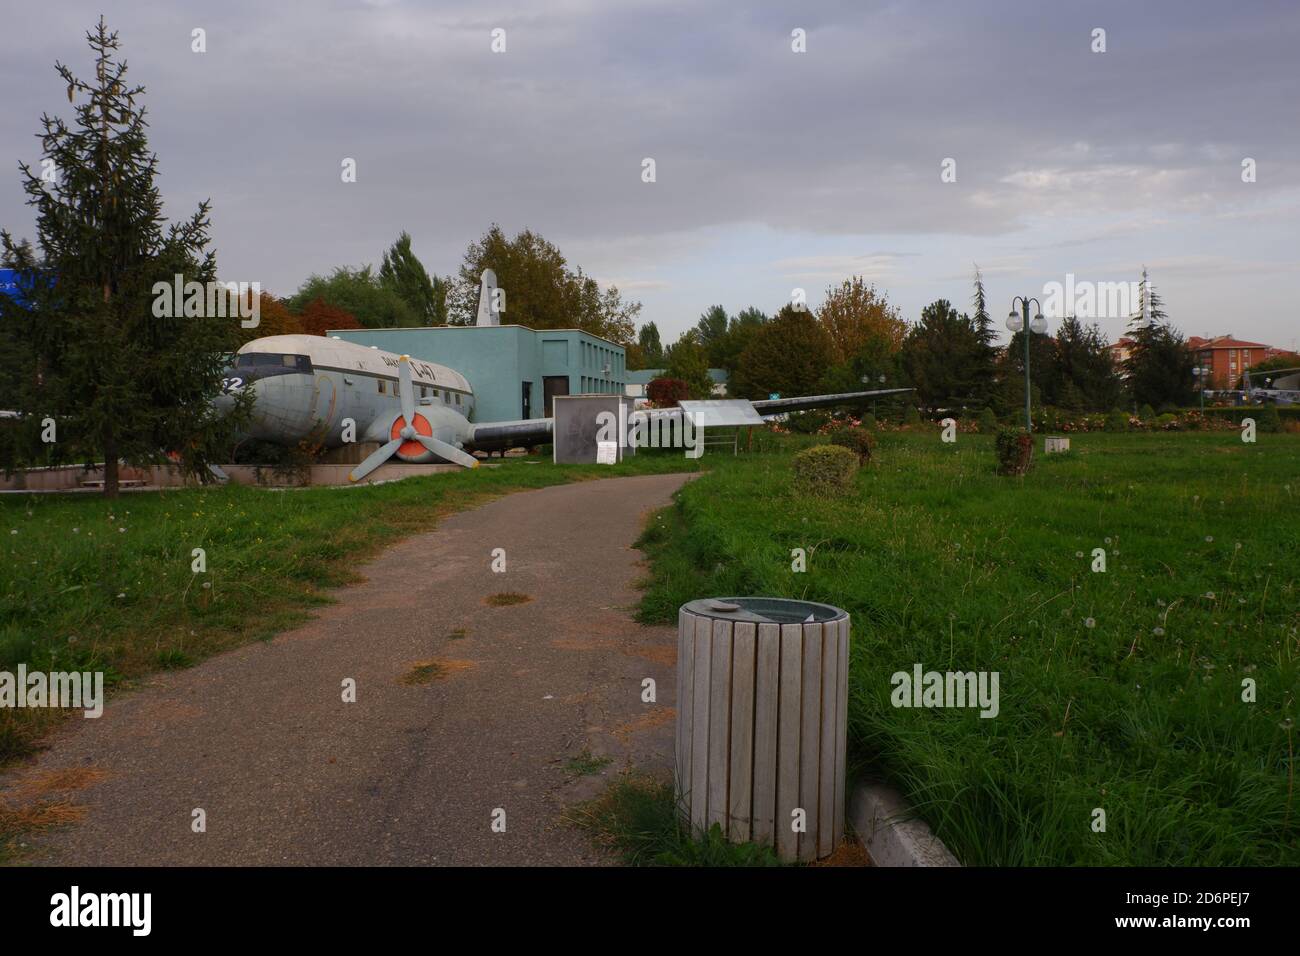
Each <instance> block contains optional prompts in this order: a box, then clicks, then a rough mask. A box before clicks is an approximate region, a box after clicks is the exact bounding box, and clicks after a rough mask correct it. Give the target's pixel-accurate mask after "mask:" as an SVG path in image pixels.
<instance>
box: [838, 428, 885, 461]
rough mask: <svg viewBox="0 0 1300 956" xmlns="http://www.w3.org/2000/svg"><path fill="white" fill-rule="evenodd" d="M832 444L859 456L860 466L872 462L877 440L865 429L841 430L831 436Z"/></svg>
mask: <svg viewBox="0 0 1300 956" xmlns="http://www.w3.org/2000/svg"><path fill="white" fill-rule="evenodd" d="M831 444H832V445H839V446H840V447H841V448H847V449H848V450H849V451H851V452H853V454H855V455H857V456H858V464H859V465H865V464H866V463H867V462H869V461H870V460H871V452H872V451H873V450H874V449H875V447H876V439H875V436H874V435H872V434H871V432H869V431H867V430H866V429H865V428H841V429H838V430H837V431H835V432H833V433H832V434H831Z"/></svg>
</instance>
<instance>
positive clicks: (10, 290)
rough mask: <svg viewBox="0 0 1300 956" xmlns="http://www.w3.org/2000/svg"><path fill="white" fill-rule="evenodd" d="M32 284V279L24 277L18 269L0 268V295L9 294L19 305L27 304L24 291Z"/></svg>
mask: <svg viewBox="0 0 1300 956" xmlns="http://www.w3.org/2000/svg"><path fill="white" fill-rule="evenodd" d="M31 286H32V283H31V279H30V278H28V279H24V278H23V274H22V273H21V272H19V271H18V270H17V269H0V295H3V296H8V297H9V298H11V299H13V300H14V302H16V303H17V304H18V305H25V304H26V299H25V297H24V295H23V292H24V290H26V289H30V288H31Z"/></svg>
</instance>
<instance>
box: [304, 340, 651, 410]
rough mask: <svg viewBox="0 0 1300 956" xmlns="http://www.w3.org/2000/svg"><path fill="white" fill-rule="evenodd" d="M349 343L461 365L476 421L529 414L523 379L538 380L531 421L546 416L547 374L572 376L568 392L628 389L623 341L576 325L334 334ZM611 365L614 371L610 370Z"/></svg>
mask: <svg viewBox="0 0 1300 956" xmlns="http://www.w3.org/2000/svg"><path fill="white" fill-rule="evenodd" d="M329 334H330V335H337V336H338V337H339V338H341V339H343V340H344V341H348V342H356V343H358V344H360V345H366V346H370V345H374V346H377V347H378V348H380V349H382V350H384V351H386V352H395V353H397V354H399V355H400V354H403V353H404V354H406V355H410V356H411V357H412V358H420V359H424V360H426V361H429V362H438V363H439V364H441V365H446V366H449V367H450V368H453V369H455V370H456V371H458V372H460V373H461V374H462V375H464V376H465V377H466V378H467V379H469V384H470V387H471V388H472V389H473V390H474V398H475V416H474V418H475V421H479V422H508V421H515V420H517V419H520V418H523V417H524V414H523V383H524V382H528V383H530V385H531V401H530V414H529V416H528V417H530V418H543V417H544V416H545V412H544V398H543V379H544V378H545V377H547V376H552V375H556V376H559V375H563V376H565V377H567V378H568V382H569V394H571V395H581V394H588V393H602V394H622V392H623V387H624V376H625V374H626V363H627V359H626V356H625V354H624V352H623V349H622V347H621V346H618V345H615V344H614V343H612V342H607V341H605V340H604V339H601V338H598V337H596V336H594V335H588V334H587V333H586V332H580V331H578V330H577V329H553V330H534V329H529V328H525V327H524V326H522V325H490V326H459V325H453V326H437V327H429V328H416V329H346V330H340V331H332V332H330V333H329ZM606 364H608V365H609V375H608V377H606V375H605V372H604V367H605V365H606Z"/></svg>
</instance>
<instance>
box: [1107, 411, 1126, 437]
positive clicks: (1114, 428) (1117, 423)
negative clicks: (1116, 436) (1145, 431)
mask: <svg viewBox="0 0 1300 956" xmlns="http://www.w3.org/2000/svg"><path fill="white" fill-rule="evenodd" d="M1106 431H1108V432H1126V431H1128V413H1126V412H1125V411H1124V410H1123V409H1122V408H1112V409H1111V410H1110V411H1109V412H1108V413H1107V415H1106Z"/></svg>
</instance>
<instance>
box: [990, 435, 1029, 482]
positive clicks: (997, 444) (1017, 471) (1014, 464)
mask: <svg viewBox="0 0 1300 956" xmlns="http://www.w3.org/2000/svg"><path fill="white" fill-rule="evenodd" d="M993 445H994V449H995V450H996V452H997V456H998V474H999V475H1023V474H1025V473H1026V472H1027V471H1029V469H1030V468H1031V467H1032V466H1033V463H1034V436H1033V435H1031V434H1029V432H1027V431H1025V430H1024V429H1023V428H1004V429H1002V430H1001V431H1000V432H998V436H997V438H995V439H994V440H993Z"/></svg>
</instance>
